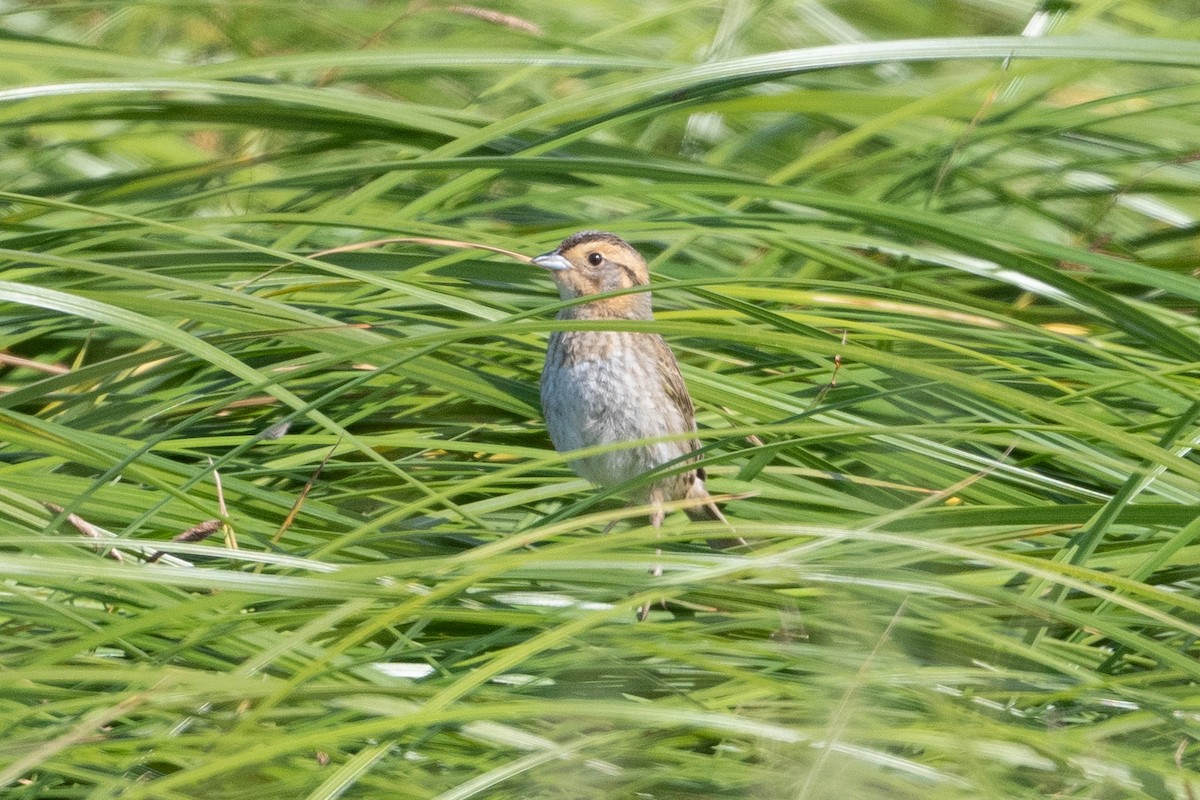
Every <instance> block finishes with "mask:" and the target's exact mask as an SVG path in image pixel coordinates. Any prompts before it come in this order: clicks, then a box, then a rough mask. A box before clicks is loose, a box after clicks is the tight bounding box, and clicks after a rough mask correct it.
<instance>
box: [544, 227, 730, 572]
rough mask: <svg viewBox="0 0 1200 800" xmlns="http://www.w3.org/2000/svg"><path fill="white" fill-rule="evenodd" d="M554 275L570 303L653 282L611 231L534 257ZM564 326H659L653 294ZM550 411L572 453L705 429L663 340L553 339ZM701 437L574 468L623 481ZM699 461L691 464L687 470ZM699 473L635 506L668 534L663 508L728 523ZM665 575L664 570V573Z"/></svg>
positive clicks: (588, 234)
mask: <svg viewBox="0 0 1200 800" xmlns="http://www.w3.org/2000/svg"><path fill="white" fill-rule="evenodd" d="M533 263H534V264H536V265H537V266H539V267H544V268H546V269H548V270H550V274H551V275H552V276H553V278H554V283H555V284H557V285H558V292H559V296H561V297H562V299H564V300H569V299H573V298H576V297H586V296H588V295H595V294H600V293H602V292H610V291H613V290H618V289H628V288H632V287H635V286H648V285H649V284H650V276H649V272H648V270H647V268H646V262H645V260H644V259H643V258H642V257H641V255H640V254H639V253H638V251H637V250H634V249H633V247H632V246H631V245H630V244H629V243H628V242H626V241H624V240H623V239H621V238H619V237H617V236H614V235H613V234H611V233H603V232H601V231H580V232H579V233H576V234H574V235H573V236H570V237H568V238H567V239H565V240H564V241H563V243H562V244H560V245H559V246H558V249H557V250H554V251H553V252H550V253H546V254H545V255H540V256H538V257H536V258H534V259H533ZM558 318H559V319H632V320H650V319H653V318H654V313H653V311H652V310H651V307H650V293H649V292H637V293H635V294H625V295H621V296H619V297H605V298H602V299H599V300H595V301H592V302H590V303H581V304H579V305H574V306H571V307H570V308H564V309H563V310H562V311H560V312H558ZM542 411H543V413H544V414H545V415H546V427H547V429H548V430H549V432H550V439H551V440H552V441H553V442H554V448H555V449H556V450H558V451H559V452H570V451H572V450H578V449H580V448H584V447H594V446H597V445H603V444H619V443H621V442H635V441H638V440H642V439H653V438H655V437H660V436H669V435H671V434H679V433H690V432H693V431H695V430H696V416H695V412H694V411H693V408H692V398H691V397H690V396H689V395H688V391H687V387H686V386H685V385H684V383H683V376H682V375H680V374H679V364H678V363H677V362H676V361H675V356H674V354H673V353H672V352H671V349H670V348H669V347H668V346H667V343H666V342H664V341H663V338H662V337H661V336H659V335H658V334H657V333H630V332H624V331H558V332H555V333H553V334H552V335H551V336H550V345H549V347H548V348H547V350H546V366H545V368H544V369H543V370H542ZM699 447H700V443H699V442H698V441H696V440H695V439H690V438H689V439H682V440H680V439H676V440H674V441H669V442H654V443H643V444H634V445H631V446H629V447H622V448H619V449H614V450H611V451H609V452H607V453H602V454H599V455H590V456H583V457H580V458H576V459H574V460H572V461H571V462H570V463H571V468H572V469H574V470H575V472H576V473H577V474H578V475H579V476H580V477H582V478H586V479H587V480H589V481H591V482H592V483H594V484H597V485H599V486H611V485H613V484H617V483H622V482H624V481H626V480H628V479H630V478H632V477H634V476H636V475H640V474H642V473H644V472H648V471H650V470H653V469H655V468H656V467H659V466H661V465H662V464H665V463H667V462H668V461H674V460H676V459H678V458H680V457H682V456H686V455H687V454H689V453H691V452H693V451H695V450H696V449H697V448H699ZM695 460H696V459H694V458H691V459H688V463H691V462H693V461H695ZM704 477H705V476H704V469H703V468H701V467H696V468H694V469H689V470H686V471H684V472H678V473H674V474H671V475H666V476H663V477H662V478H659V479H658V480H656V481H654V482H653V483H649V484H647V485H643V486H642V487H640V488H639V489H637V490H636V492H635V493H634V494H633V496H632V497H631V498H630V499H631V500H633V502H635V503H637V504H648V505H650V506H651V508H652V509H653V511H652V513H651V516H650V521H651V523H652V524H653V525H654V527H656V528H657V527H659V526H660V525H661V524H662V521H663V513H664V512H663V508H662V504H663V503H664V502H671V501H674V500H684V499H689V500H695V501H698V502H697V503H696V504H694V505H689V506H688V507H687V508H685V509H684V511H685V512H686V513H687V515H688V516H689V517H690V518H691V519H694V520H720V521H721V522H725V517H724V515H722V514H721V511H720V509H718V508H717V505H716V503H714V502H713V500H712V497H711V496H710V495H709V493H708V490H707V489H706V488H705V487H704ZM709 543H710V544H711V545H712V546H713V547H718V548H719V547H730V546H733V545H736V544H744V542H742V541H741V540H740V539H728V540H726V539H721V540H712V541H710V542H709ZM657 572H658V570H657V569H656V574H657Z"/></svg>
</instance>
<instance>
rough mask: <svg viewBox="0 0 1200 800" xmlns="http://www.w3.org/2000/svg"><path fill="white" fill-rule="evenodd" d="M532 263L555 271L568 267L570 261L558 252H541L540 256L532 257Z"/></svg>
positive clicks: (569, 266)
mask: <svg viewBox="0 0 1200 800" xmlns="http://www.w3.org/2000/svg"><path fill="white" fill-rule="evenodd" d="M532 263H534V264H537V265H538V266H539V267H542V268H544V269H549V270H554V271H555V272H557V271H558V270H560V269H570V268H571V262H570V261H567V260H566V259H565V258H563V257H562V256H560V255H559V254H558V253H543V254H542V255H540V256H537V257H536V258H534V259H532Z"/></svg>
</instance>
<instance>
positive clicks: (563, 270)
mask: <svg viewBox="0 0 1200 800" xmlns="http://www.w3.org/2000/svg"><path fill="white" fill-rule="evenodd" d="M533 263H534V264H536V265H538V266H539V267H544V268H545V269H548V270H550V274H551V276H552V277H553V278H554V283H555V284H556V285H557V286H558V294H559V296H560V297H561V298H562V299H563V300H571V299H573V298H576V297H585V296H587V295H593V294H601V293H603V292H611V291H616V290H619V289H630V288H633V287H634V286H649V285H650V275H649V271H648V270H647V269H646V261H645V259H643V258H642V256H641V254H640V253H638V251H637V250H634V249H633V246H632V245H631V244H629V242H626V241H625V240H624V239H622V238H621V237H619V236H615V235H613V234H611V233H604V232H603V231H580V232H579V233H576V234H573V235H571V236H568V237H567V238H566V239H564V240H563V243H562V244H560V245H559V246H558V248H557V249H555V250H553V251H551V252H549V253H545V254H544V255H540V256H537V257H536V258H534V259H533ZM586 306H587V307H588V310H589V313H591V314H596V315H598V316H610V317H626V318H631V319H648V318H649V317H650V315H651V312H650V293H649V292H638V293H636V294H626V295H621V296H620V297H607V298H604V299H602V300H597V301H596V302H594V303H588V304H586ZM576 308H580V309H582V308H584V306H576Z"/></svg>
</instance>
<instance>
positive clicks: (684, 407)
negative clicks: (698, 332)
mask: <svg viewBox="0 0 1200 800" xmlns="http://www.w3.org/2000/svg"><path fill="white" fill-rule="evenodd" d="M651 341H652V342H653V352H654V367H655V370H654V371H655V373H656V374H657V375H658V376H659V378H660V379H661V380H662V386H663V391H664V392H665V393H666V395H667V399H669V400H670V401H671V404H672V405H673V406H674V407H675V410H676V412H677V413H678V414H679V418H680V419H681V420H683V425H684V430H693V431H694V430H696V410H695V408H694V407H693V406H692V398H691V395H689V394H688V390H687V385H686V384H685V383H684V382H683V375H682V374H680V372H679V362H678V361H676V360H675V354H674V353H672V352H671V348H670V347H669V346H668V345H667V343H666V342H665V341H663V338H662V337H661V336H657V335H655V336H654V338H653V339H652V340H651ZM689 445H690V448H691V449H692V450H695V449H696V448H697V447H699V446H700V443H699V442H696V441H692V442H690V443H689Z"/></svg>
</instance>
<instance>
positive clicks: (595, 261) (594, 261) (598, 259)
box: [588, 253, 604, 267]
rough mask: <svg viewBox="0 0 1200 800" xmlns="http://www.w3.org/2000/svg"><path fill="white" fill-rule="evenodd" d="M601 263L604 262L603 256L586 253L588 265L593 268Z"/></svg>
mask: <svg viewBox="0 0 1200 800" xmlns="http://www.w3.org/2000/svg"><path fill="white" fill-rule="evenodd" d="M603 261H604V256H602V255H600V254H599V253H588V263H589V264H591V265H592V266H593V267H598V266H600V264H601V263H603Z"/></svg>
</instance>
